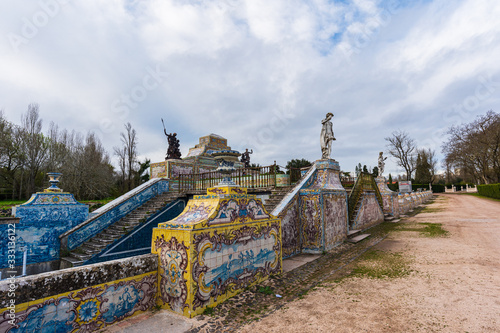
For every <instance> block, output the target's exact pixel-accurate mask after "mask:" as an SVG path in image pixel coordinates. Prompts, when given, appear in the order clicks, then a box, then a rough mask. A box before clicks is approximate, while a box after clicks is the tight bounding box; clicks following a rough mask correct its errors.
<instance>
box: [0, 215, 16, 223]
mask: <svg viewBox="0 0 500 333" xmlns="http://www.w3.org/2000/svg"><path fill="white" fill-rule="evenodd" d="M20 220H21V218H19V217H0V224H18V223H19V221H20Z"/></svg>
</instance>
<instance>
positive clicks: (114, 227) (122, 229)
mask: <svg viewBox="0 0 500 333" xmlns="http://www.w3.org/2000/svg"><path fill="white" fill-rule="evenodd" d="M108 229H109V230H115V231H117V232H119V233H122V234H125V233H127V232H129V231H130V230H132V229H134V227H130V226H129V227H126V226H123V225H116V224H113V225H112V226H109V227H108Z"/></svg>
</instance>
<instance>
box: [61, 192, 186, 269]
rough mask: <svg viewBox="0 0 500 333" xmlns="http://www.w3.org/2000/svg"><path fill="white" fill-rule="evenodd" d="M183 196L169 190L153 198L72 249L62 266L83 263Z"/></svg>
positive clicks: (63, 260)
mask: <svg viewBox="0 0 500 333" xmlns="http://www.w3.org/2000/svg"><path fill="white" fill-rule="evenodd" d="M181 196H183V195H182V194H179V193H177V192H167V193H164V194H161V195H159V196H156V197H154V198H152V199H151V200H149V201H147V202H146V203H144V204H143V205H142V206H140V207H138V208H136V209H135V210H133V211H132V212H130V213H129V214H128V215H126V216H125V217H123V218H122V219H120V220H118V221H117V222H115V223H114V224H112V225H110V226H109V227H107V228H106V229H104V230H103V231H101V232H100V233H99V234H97V235H95V236H94V237H92V238H91V239H89V240H88V241H86V242H85V243H83V244H82V245H80V246H79V247H77V248H76V249H74V250H72V251H70V253H69V255H68V256H66V257H63V258H61V267H76V266H80V265H82V264H83V263H84V262H85V261H87V260H89V259H90V258H92V257H93V256H95V255H96V254H98V253H100V252H101V251H102V250H104V249H105V248H106V247H107V246H108V245H109V244H111V243H113V242H114V241H116V240H117V239H119V238H121V237H122V236H124V235H125V234H127V233H128V232H130V231H132V230H133V229H134V228H135V227H137V226H138V225H140V224H141V223H143V222H145V221H146V220H147V218H148V217H149V216H151V215H152V214H154V213H156V212H157V211H158V210H160V209H162V208H163V207H165V206H166V205H167V204H168V203H170V202H172V201H174V200H176V199H177V198H179V197H181Z"/></svg>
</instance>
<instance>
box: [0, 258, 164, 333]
mask: <svg viewBox="0 0 500 333" xmlns="http://www.w3.org/2000/svg"><path fill="white" fill-rule="evenodd" d="M156 268H157V262H156V257H153V258H151V255H148V256H141V257H134V258H130V259H123V260H121V261H115V262H109V263H106V264H97V265H90V266H85V268H84V267H78V268H74V269H68V270H62V271H54V272H51V273H47V274H44V275H42V276H40V277H36V276H32V277H27V278H23V279H26V281H25V283H22V282H21V281H17V283H19V285H21V284H22V287H20V289H22V291H21V290H20V291H17V292H18V294H17V295H16V297H15V298H13V299H14V300H16V301H17V300H19V303H18V304H17V303H16V304H15V309H14V310H11V309H10V308H9V307H8V305H10V304H11V302H10V301H9V300H8V299H7V297H8V296H7V295H8V293H7V292H5V290H6V289H8V284H9V283H10V282H8V281H2V282H1V283H0V290H1V291H2V292H5V293H4V296H3V297H2V306H1V307H2V309H0V332H8V333H14V332H16V333H17V332H26V333H28V332H29V333H32V332H93V331H96V330H98V329H101V328H104V327H105V326H107V325H110V324H113V323H115V322H117V321H120V320H123V319H125V318H128V317H131V316H134V315H137V314H139V313H142V312H144V311H148V310H150V309H151V308H152V307H153V306H155V304H156V295H157V281H158V280H157V271H156ZM152 269H153V270H152ZM116 270H121V271H122V272H120V273H117V272H116ZM144 271H146V272H145V273H144ZM120 275H122V276H123V275H125V276H130V277H126V278H117V277H119V276H120ZM45 279H47V280H48V281H58V282H59V283H51V285H50V286H47V288H46V289H51V291H52V295H51V292H50V291H49V292H48V294H49V296H47V297H43V294H42V293H43V290H37V286H39V285H40V284H45V283H46V280H45ZM106 279H107V280H108V281H107V282H105V283H99V282H102V280H106ZM92 280H93V281H94V282H97V284H95V285H90V286H85V287H83V288H78V285H79V284H84V283H85V282H92ZM65 281H66V282H69V283H65ZM73 287H76V288H75V290H71V289H73ZM38 289H43V288H38ZM21 292H24V294H20V293H21ZM27 293H29V294H31V295H36V296H34V297H28V295H26V294H27ZM45 294H47V293H45ZM28 299H29V301H27V300H28ZM23 300H24V301H26V302H23Z"/></svg>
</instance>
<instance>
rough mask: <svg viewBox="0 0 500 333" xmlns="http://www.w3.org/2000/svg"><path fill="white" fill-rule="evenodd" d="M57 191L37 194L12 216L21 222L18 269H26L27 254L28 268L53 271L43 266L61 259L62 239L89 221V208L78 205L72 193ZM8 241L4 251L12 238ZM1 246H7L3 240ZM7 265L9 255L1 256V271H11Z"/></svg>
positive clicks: (16, 208)
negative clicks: (21, 267) (66, 233)
mask: <svg viewBox="0 0 500 333" xmlns="http://www.w3.org/2000/svg"><path fill="white" fill-rule="evenodd" d="M57 190H59V189H58V188H52V189H51V190H50V191H47V192H38V193H35V194H33V195H32V196H31V198H30V199H29V200H28V201H27V202H26V203H24V204H22V205H19V206H15V207H13V209H12V215H14V216H15V217H18V218H20V222H19V224H18V225H17V226H16V266H21V265H22V263H23V252H24V251H25V250H26V251H27V264H28V265H31V264H36V265H39V266H40V269H39V270H36V269H35V268H33V269H32V270H33V271H40V272H43V271H46V270H50V269H51V267H52V266H50V265H45V266H43V265H42V263H48V262H52V261H57V260H59V259H60V256H59V250H60V247H61V245H60V240H59V236H60V235H62V234H63V233H65V232H66V231H68V230H70V229H71V228H73V227H75V226H76V225H78V224H80V223H82V222H83V221H85V220H86V219H87V218H88V215H89V207H88V206H87V205H84V204H81V203H79V202H77V201H76V200H75V198H74V197H73V195H72V194H71V193H64V192H59V191H57ZM0 230H1V229H0ZM5 234H6V235H7V233H5ZM4 240H5V247H2V248H5V249H7V240H8V238H7V237H4ZM0 244H1V245H2V246H3V244H2V241H1V240H0ZM7 261H8V260H7V251H5V253H4V256H3V255H0V268H2V267H7ZM42 266H43V267H42ZM57 266H58V265H57ZM44 267H45V268H44ZM30 269H31V268H30Z"/></svg>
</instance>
